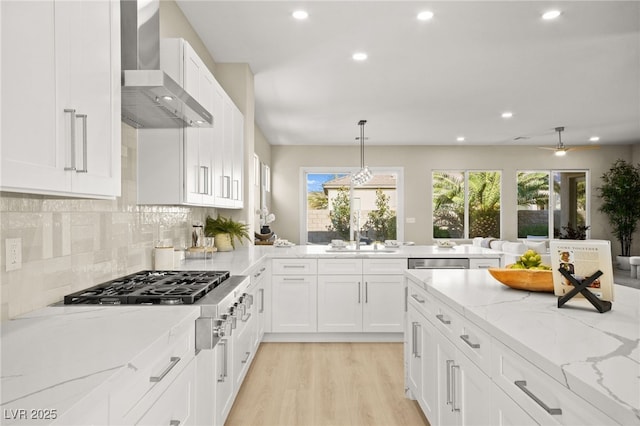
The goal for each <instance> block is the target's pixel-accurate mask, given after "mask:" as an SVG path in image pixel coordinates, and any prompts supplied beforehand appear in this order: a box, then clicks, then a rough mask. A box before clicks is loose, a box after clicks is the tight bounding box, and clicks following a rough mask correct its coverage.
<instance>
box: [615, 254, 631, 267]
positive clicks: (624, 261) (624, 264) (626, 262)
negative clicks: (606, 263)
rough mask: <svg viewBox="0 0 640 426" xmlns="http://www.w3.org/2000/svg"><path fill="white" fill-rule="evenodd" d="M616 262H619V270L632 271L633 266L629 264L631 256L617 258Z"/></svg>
mask: <svg viewBox="0 0 640 426" xmlns="http://www.w3.org/2000/svg"><path fill="white" fill-rule="evenodd" d="M616 260H617V261H618V269H622V270H623V271H630V270H631V265H630V264H629V256H620V255H618V256H616Z"/></svg>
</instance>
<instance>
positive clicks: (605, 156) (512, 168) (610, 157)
mask: <svg viewBox="0 0 640 426" xmlns="http://www.w3.org/2000/svg"><path fill="white" fill-rule="evenodd" d="M639 150H640V144H636V145H634V146H630V145H625V146H612V147H607V148H602V149H600V150H598V151H575V152H570V153H569V154H568V155H567V156H566V157H564V158H559V157H555V156H553V155H551V154H550V153H549V152H547V151H544V150H540V149H537V148H534V147H495V146H486V147H445V146H402V147H380V146H371V147H366V159H367V161H366V162H367V165H369V166H370V167H376V166H378V167H404V181H405V189H404V194H405V196H404V199H405V217H406V218H415V223H405V237H404V238H405V240H410V241H415V242H416V243H417V244H431V243H433V240H432V237H433V235H432V234H433V231H432V222H431V207H432V206H431V202H430V200H431V195H432V194H431V187H430V182H431V181H430V176H431V172H432V170H434V169H469V170H479V169H490V170H501V171H502V180H503V194H502V206H503V218H502V229H503V238H506V239H515V238H516V237H517V233H516V228H517V213H516V211H517V210H516V187H515V182H516V173H517V171H519V170H532V169H533V170H535V169H554V170H571V169H587V170H589V171H590V179H591V181H590V183H591V199H590V202H591V223H590V225H591V231H592V232H591V237H592V238H602V239H609V240H612V245H613V248H614V253H615V251H619V247H618V244H617V243H616V241H615V238H614V237H613V236H612V235H611V233H610V231H609V225H608V224H607V221H606V217H604V216H602V215H601V214H600V213H598V212H597V208H598V206H599V205H600V200H599V199H598V198H597V196H596V193H597V192H596V190H595V188H596V187H597V186H598V184H599V181H600V176H601V175H602V173H604V172H605V171H606V170H607V169H608V168H609V166H610V165H611V164H612V163H613V162H614V161H615V160H616V159H618V158H626V159H630V158H631V157H632V155H635V156H638V151H639ZM358 164H359V155H358V148H357V147H324V146H304V147H296V146H279V145H277V146H273V147H272V174H273V177H272V182H273V195H272V206H273V208H272V210H273V211H274V213H275V214H276V216H277V218H278V219H277V220H276V222H275V223H274V224H273V228H274V229H275V230H276V231H277V232H278V234H279V235H280V236H281V237H282V238H286V239H289V240H291V241H295V242H298V240H299V226H300V217H299V216H300V201H299V200H300V197H301V195H300V191H301V184H300V181H299V180H300V168H301V167H321V166H335V167H341V166H350V167H353V166H358ZM639 234H640V233H639ZM633 252H634V254H640V235H637V237H636V242H635V244H634V246H633Z"/></svg>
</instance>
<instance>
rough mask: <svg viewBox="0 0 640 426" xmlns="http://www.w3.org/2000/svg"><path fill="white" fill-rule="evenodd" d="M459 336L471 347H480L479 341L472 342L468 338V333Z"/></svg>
mask: <svg viewBox="0 0 640 426" xmlns="http://www.w3.org/2000/svg"><path fill="white" fill-rule="evenodd" d="M460 338H461V339H462V340H463V341H464V342H465V343H466V344H467V345H469V346H471V347H472V348H473V349H480V343H473V342H472V341H471V340H469V335H468V334H463V335H461V336H460Z"/></svg>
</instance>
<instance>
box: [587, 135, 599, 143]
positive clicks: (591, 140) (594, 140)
mask: <svg viewBox="0 0 640 426" xmlns="http://www.w3.org/2000/svg"><path fill="white" fill-rule="evenodd" d="M599 140H600V136H591V137H590V138H589V142H598V141H599Z"/></svg>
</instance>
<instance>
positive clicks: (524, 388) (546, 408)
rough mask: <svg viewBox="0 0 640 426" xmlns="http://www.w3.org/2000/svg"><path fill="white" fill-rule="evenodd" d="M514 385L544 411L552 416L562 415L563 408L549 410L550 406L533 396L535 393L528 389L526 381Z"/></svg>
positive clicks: (516, 382)
mask: <svg viewBox="0 0 640 426" xmlns="http://www.w3.org/2000/svg"><path fill="white" fill-rule="evenodd" d="M513 384H514V385H516V386H517V387H518V388H520V390H521V391H522V392H524V393H525V394H526V395H527V396H528V397H529V398H531V399H533V400H534V401H535V402H536V404H538V405H539V406H541V407H542V409H543V410H544V411H546V412H547V413H549V414H551V415H552V416H558V415H561V414H562V409H561V408H549V406H548V405H547V404H545V403H544V402H542V400H541V399H540V398H538V397H537V396H535V395H534V394H533V392H531V391H530V390H529V389H527V381H526V380H516V381H515V382H513Z"/></svg>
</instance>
